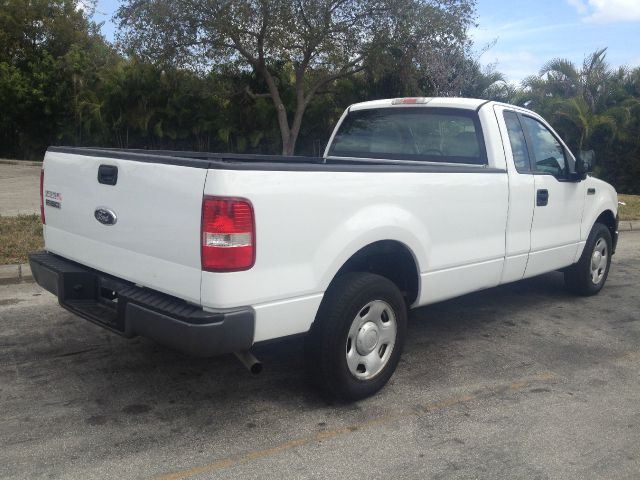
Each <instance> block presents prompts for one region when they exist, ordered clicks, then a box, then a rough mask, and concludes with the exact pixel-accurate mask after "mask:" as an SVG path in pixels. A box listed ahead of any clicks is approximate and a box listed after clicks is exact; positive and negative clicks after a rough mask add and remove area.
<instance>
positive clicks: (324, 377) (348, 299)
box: [305, 272, 407, 401]
mask: <svg viewBox="0 0 640 480" xmlns="http://www.w3.org/2000/svg"><path fill="white" fill-rule="evenodd" d="M377 301H382V302H384V303H386V304H387V306H388V307H390V309H391V310H392V312H390V313H391V314H392V315H393V316H394V317H395V323H396V334H395V344H394V345H393V346H392V349H391V353H390V354H389V355H388V357H387V358H388V359H387V360H386V363H384V364H383V365H384V366H382V367H381V370H380V371H379V373H377V374H375V376H373V377H372V378H368V379H361V378H357V377H356V376H355V375H354V374H352V373H351V371H350V368H349V365H348V364H347V351H348V350H349V348H350V347H351V346H352V345H351V343H347V342H348V341H349V331H350V329H351V328H352V324H354V322H355V320H356V315H360V316H362V315H361V314H362V312H364V311H365V310H364V309H365V307H366V306H367V305H368V304H370V303H371V302H377ZM378 305H380V303H378ZM385 308H386V307H385ZM385 313H389V312H386V310H385V312H383V314H382V315H385ZM383 321H384V320H383ZM359 331H361V329H360V330H358V332H359ZM406 332H407V307H406V304H405V301H404V298H403V297H402V294H401V293H400V290H399V289H398V287H397V286H396V285H395V284H394V283H393V282H391V281H390V280H388V279H387V278H385V277H382V276H380V275H374V274H371V273H360V272H354V273H346V274H344V275H341V276H340V277H338V278H337V279H335V280H334V281H333V283H332V284H331V285H330V287H329V289H328V290H327V292H326V293H325V296H324V298H323V300H322V303H321V305H320V308H319V310H318V314H317V316H316V319H315V322H314V324H313V327H312V329H311V332H310V334H309V335H308V336H307V338H306V342H305V357H306V362H307V371H308V373H309V375H310V379H311V380H312V382H313V383H315V384H316V386H318V387H319V388H320V389H321V390H322V391H323V392H324V393H325V394H327V395H328V396H329V397H331V398H334V399H338V400H347V401H352V400H359V399H362V398H366V397H368V396H370V395H373V394H374V393H376V392H377V391H378V390H380V389H381V388H382V387H383V386H384V385H385V384H386V383H387V381H388V380H389V378H391V376H392V375H393V372H394V371H395V369H396V367H397V365H398V361H399V359H400V355H401V353H402V348H403V346H404V341H405V338H406ZM376 338H377V335H376ZM376 341H377V340H376ZM376 345H377V344H376ZM375 348H377V347H374V351H377V350H375ZM382 348H383V349H384V347H382Z"/></svg>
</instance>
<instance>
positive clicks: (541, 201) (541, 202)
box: [536, 188, 549, 207]
mask: <svg viewBox="0 0 640 480" xmlns="http://www.w3.org/2000/svg"><path fill="white" fill-rule="evenodd" d="M547 203H549V190H547V189H546V188H542V189H540V190H538V191H537V192H536V205H537V206H538V207H544V206H546V205H547Z"/></svg>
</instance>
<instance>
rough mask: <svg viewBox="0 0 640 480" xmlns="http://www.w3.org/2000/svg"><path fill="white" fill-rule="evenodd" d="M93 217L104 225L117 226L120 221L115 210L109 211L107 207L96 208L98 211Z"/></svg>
mask: <svg viewBox="0 0 640 480" xmlns="http://www.w3.org/2000/svg"><path fill="white" fill-rule="evenodd" d="M93 216H94V217H96V220H98V221H99V222H100V223H101V224H103V225H115V224H116V222H117V221H118V217H117V216H116V214H115V213H114V212H113V210H109V209H108V208H105V207H98V208H96V211H95V212H93Z"/></svg>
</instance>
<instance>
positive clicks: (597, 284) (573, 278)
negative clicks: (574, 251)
mask: <svg viewBox="0 0 640 480" xmlns="http://www.w3.org/2000/svg"><path fill="white" fill-rule="evenodd" d="M611 243H612V241H611V232H610V231H609V229H608V228H607V226H606V225H603V224H602V223H596V224H595V225H594V226H593V228H592V229H591V233H590V234H589V238H587V242H586V244H585V246H584V250H583V251H582V255H581V256H580V260H578V263H576V264H575V265H572V266H571V267H569V268H568V269H567V270H565V272H564V282H565V285H566V286H567V289H568V290H569V291H571V292H573V293H576V294H578V295H584V296H590V295H595V294H596V293H598V292H599V291H600V290H602V287H603V286H604V284H605V282H606V281H607V276H608V275H609V267H610V266H611Z"/></svg>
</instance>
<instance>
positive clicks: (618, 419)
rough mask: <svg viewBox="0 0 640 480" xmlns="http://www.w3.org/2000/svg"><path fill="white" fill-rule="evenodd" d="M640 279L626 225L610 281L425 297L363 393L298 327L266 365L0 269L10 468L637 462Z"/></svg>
mask: <svg viewBox="0 0 640 480" xmlns="http://www.w3.org/2000/svg"><path fill="white" fill-rule="evenodd" d="M639 286H640V234H639V233H625V234H623V235H622V237H621V241H620V246H619V250H618V253H617V255H616V256H615V257H614V264H613V267H612V271H611V274H610V276H609V280H608V283H607V285H606V287H605V289H604V290H603V291H602V293H601V294H600V295H598V296H596V297H592V298H575V297H572V296H570V295H569V294H567V293H565V291H564V289H563V287H562V278H561V275H560V274H555V273H554V274H549V275H544V276H542V277H539V278H535V279H530V280H526V281H523V282H519V283H516V284H512V285H506V286H502V287H499V288H495V289H492V290H489V291H486V292H480V293H476V294H472V295H467V296H465V297H462V298H459V299H456V300H451V301H448V302H444V303H440V304H437V305H433V306H430V307H426V308H422V309H419V310H416V311H414V312H413V313H412V316H411V321H410V326H409V341H408V344H407V347H406V350H405V353H404V356H403V360H402V361H401V363H400V366H399V369H398V371H397V373H396V375H395V376H394V377H393V378H392V381H391V383H390V384H389V385H388V386H387V387H386V388H385V389H384V390H383V391H382V392H380V394H378V395H377V396H376V397H374V398H371V399H368V400H366V401H361V402H358V403H354V404H351V405H344V404H331V403H328V402H326V401H325V400H323V399H322V398H320V397H319V396H318V395H317V394H316V392H315V391H314V390H313V389H312V388H310V387H309V386H308V385H307V383H306V381H305V376H304V369H303V366H302V364H301V359H302V351H301V344H300V342H299V341H289V342H286V343H281V344H274V345H270V346H263V347H260V348H258V349H257V350H256V352H255V353H256V355H257V356H259V358H261V359H262V360H263V362H264V364H265V369H264V372H263V373H262V374H261V375H259V376H252V375H251V374H249V373H248V372H246V371H245V370H244V368H243V367H242V366H241V365H240V364H239V362H238V361H237V360H236V359H235V358H234V357H232V356H226V357H221V358H215V359H204V360H203V359H193V358H189V357H186V356H183V355H180V354H178V353H175V352H173V351H170V350H168V349H165V348H163V347H160V346H158V345H156V344H154V343H153V342H151V341H147V340H144V339H134V340H126V339H123V338H120V337H118V336H114V335H112V334H110V333H107V332H105V331H103V330H102V329H100V328H99V327H96V326H93V325H92V324H90V323H88V322H86V321H84V320H81V319H78V318H76V317H74V316H73V315H71V314H69V313H67V312H66V311H64V310H62V309H61V308H59V307H58V306H57V304H56V302H55V301H54V298H53V297H52V296H51V295H50V294H48V293H47V292H44V291H42V290H40V288H39V287H37V286H36V285H34V284H20V285H6V286H0V477H2V478H29V479H31V478H83V479H90V478H164V479H182V478H242V479H247V478H256V479H263V478H309V479H311V478H317V479H325V478H354V479H355V478H386V479H389V478H393V479H398V478H447V479H448V478H465V479H467V478H486V479H514V478H526V479H546V478H550V479H551V478H552V479H564V478H567V479H569V478H571V479H575V478H580V479H582V478H593V479H620V478H625V479H627V478H628V479H637V478H639V477H640V288H639Z"/></svg>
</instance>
